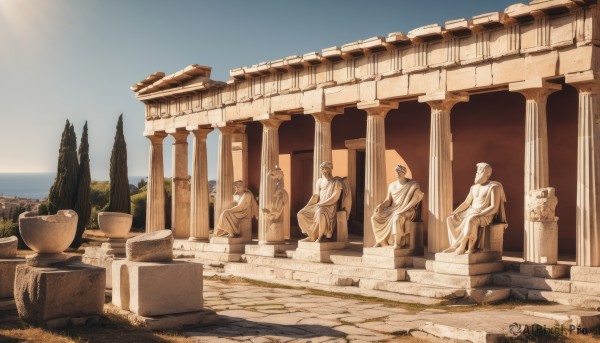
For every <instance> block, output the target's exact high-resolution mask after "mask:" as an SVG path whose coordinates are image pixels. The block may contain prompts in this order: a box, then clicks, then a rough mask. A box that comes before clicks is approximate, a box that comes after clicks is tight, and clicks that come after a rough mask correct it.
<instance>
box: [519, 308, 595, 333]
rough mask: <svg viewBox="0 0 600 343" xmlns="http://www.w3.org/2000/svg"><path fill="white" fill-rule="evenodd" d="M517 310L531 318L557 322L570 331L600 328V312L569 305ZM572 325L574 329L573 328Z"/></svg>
mask: <svg viewBox="0 0 600 343" xmlns="http://www.w3.org/2000/svg"><path fill="white" fill-rule="evenodd" d="M517 309H518V310H520V311H522V312H523V313H525V314H527V315H530V316H535V317H539V318H547V319H552V320H556V321H557V322H558V323H559V324H561V325H563V326H567V327H568V328H569V329H575V330H576V329H577V327H579V328H586V329H588V330H592V329H595V328H597V327H598V326H600V312H598V311H594V310H584V309H581V308H577V307H573V306H569V305H545V306H535V305H528V306H523V307H519V308H517ZM571 325H573V326H574V328H571Z"/></svg>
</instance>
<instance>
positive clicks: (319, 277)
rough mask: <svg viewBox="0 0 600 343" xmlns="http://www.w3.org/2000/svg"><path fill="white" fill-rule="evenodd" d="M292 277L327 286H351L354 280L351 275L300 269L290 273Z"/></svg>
mask: <svg viewBox="0 0 600 343" xmlns="http://www.w3.org/2000/svg"><path fill="white" fill-rule="evenodd" d="M292 279H293V280H297V281H305V282H310V283H317V284H320V285H329V286H352V284H353V283H354V282H355V281H354V279H353V278H351V277H346V276H339V275H331V274H319V273H310V272H300V271H294V272H293V273H292Z"/></svg>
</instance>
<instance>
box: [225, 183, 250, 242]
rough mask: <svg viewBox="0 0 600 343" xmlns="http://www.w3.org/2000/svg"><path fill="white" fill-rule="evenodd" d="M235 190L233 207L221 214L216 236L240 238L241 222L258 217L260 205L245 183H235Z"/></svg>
mask: <svg viewBox="0 0 600 343" xmlns="http://www.w3.org/2000/svg"><path fill="white" fill-rule="evenodd" d="M233 189H234V194H233V207H231V208H228V209H226V210H223V212H221V216H220V218H219V221H218V222H217V226H216V228H215V235H216V236H227V237H230V238H233V237H240V221H241V220H242V219H252V218H256V217H257V216H258V204H257V203H256V199H255V198H254V194H252V192H250V190H248V189H247V188H245V187H244V182H243V181H236V182H234V183H233Z"/></svg>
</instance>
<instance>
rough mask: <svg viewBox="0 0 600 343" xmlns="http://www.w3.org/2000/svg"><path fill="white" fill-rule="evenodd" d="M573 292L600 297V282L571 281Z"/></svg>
mask: <svg viewBox="0 0 600 343" xmlns="http://www.w3.org/2000/svg"><path fill="white" fill-rule="evenodd" d="M571 293H574V294H585V295H593V296H595V297H600V283H596V282H581V281H573V282H571Z"/></svg>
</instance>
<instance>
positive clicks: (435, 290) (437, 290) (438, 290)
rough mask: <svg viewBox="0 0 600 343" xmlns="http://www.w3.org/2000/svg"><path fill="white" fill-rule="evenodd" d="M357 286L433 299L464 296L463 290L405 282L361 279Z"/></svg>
mask: <svg viewBox="0 0 600 343" xmlns="http://www.w3.org/2000/svg"><path fill="white" fill-rule="evenodd" d="M358 286H359V287H360V288H363V289H373V290H379V291H387V292H393V293H400V294H408V295H417V296H421V297H428V298H435V299H457V298H462V297H464V296H465V294H466V292H465V290H464V289H459V288H449V287H438V286H431V285H421V284H417V283H413V282H406V281H397V282H390V281H383V280H373V279H361V280H360V282H359V284H358Z"/></svg>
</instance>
